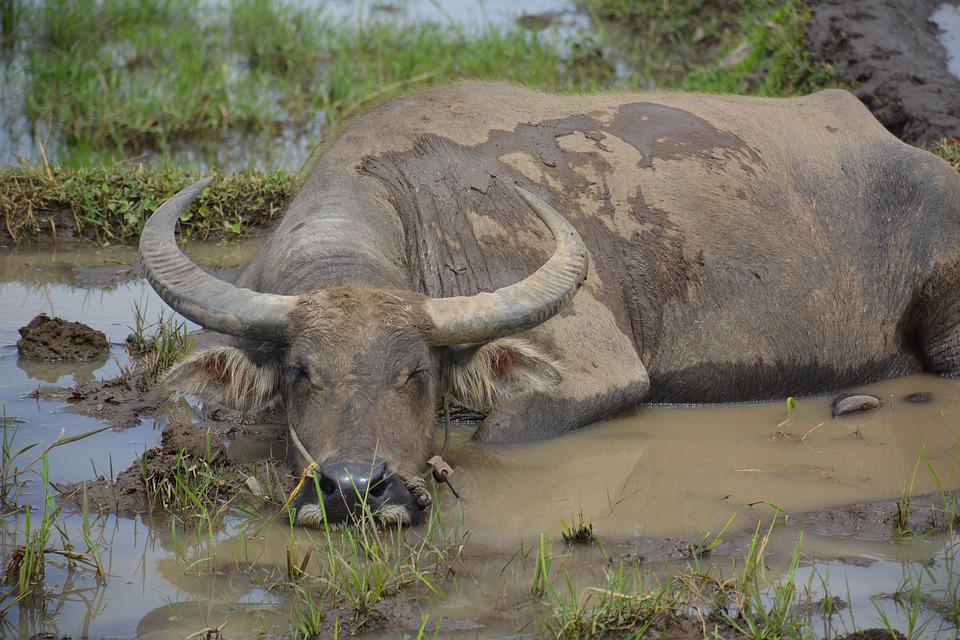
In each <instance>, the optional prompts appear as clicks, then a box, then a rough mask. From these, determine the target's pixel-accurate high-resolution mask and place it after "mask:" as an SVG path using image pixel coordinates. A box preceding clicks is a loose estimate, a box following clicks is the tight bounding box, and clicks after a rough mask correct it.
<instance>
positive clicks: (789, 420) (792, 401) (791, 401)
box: [777, 396, 797, 429]
mask: <svg viewBox="0 0 960 640" xmlns="http://www.w3.org/2000/svg"><path fill="white" fill-rule="evenodd" d="M796 408H797V399H796V398H795V397H793V396H788V397H787V416H786V417H785V418H784V419H783V420H781V421H780V422H778V423H777V428H778V429H782V428H784V427H786V426H788V425H791V424H793V412H794V410H795V409H796Z"/></svg>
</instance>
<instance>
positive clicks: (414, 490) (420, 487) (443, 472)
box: [283, 394, 463, 509]
mask: <svg viewBox="0 0 960 640" xmlns="http://www.w3.org/2000/svg"><path fill="white" fill-rule="evenodd" d="M287 428H288V430H289V432H290V442H292V443H293V446H294V447H295V448H296V449H297V452H298V453H299V454H300V455H301V456H303V459H304V460H306V461H307V466H306V467H305V468H304V469H303V472H301V474H300V480H299V481H298V482H297V485H296V486H295V487H294V488H293V491H292V492H290V497H288V498H287V501H286V504H284V506H283V508H284V509H289V508H290V505H291V504H293V501H294V500H295V499H296V498H297V496H298V495H299V494H300V492H301V491H302V490H303V487H304V485H305V484H306V482H307V479H308V478H310V477H311V476H312V475H313V474H314V473H316V472H317V470H319V469H320V465H319V464H318V463H317V461H316V460H314V459H313V456H311V455H310V452H309V451H307V448H306V447H304V446H303V443H302V442H300V436H298V435H297V430H296V429H294V428H293V425H287ZM449 446H450V397H449V396H448V395H446V394H444V396H443V446H442V447H441V448H440V455H437V456H433V457H432V458H430V459H429V460H427V465H428V466H429V467H430V468H429V469H427V471H426V473H424V474H423V475H422V476H414V477H413V478H410V479H407V478H402V476H401V479H402V480H403V482H404V484H405V485H406V487H407V490H408V491H409V492H410V493H411V495H412V496H413V499H414V501H415V502H416V503H417V505H418V506H419V507H420V508H421V509H425V508H427V507H429V506H430V505H431V504H432V503H433V497H432V496H431V495H430V492H429V491H427V487H426V484H425V483H424V480H426V478H427V476H429V475H433V479H434V480H435V481H436V482H438V483H445V484H446V485H447V486H448V487H450V491H451V492H453V495H454V496H456V498H457V500H463V498H462V497H461V496H460V492H459V491H457V488H456V487H455V486H453V482H451V481H450V476H451V475H453V468H452V467H451V466H450V465H449V464H448V463H447V461H446V460H444V458H445V457H446V455H447V450H448V448H449Z"/></svg>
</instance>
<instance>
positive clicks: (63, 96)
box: [4, 0, 833, 166]
mask: <svg viewBox="0 0 960 640" xmlns="http://www.w3.org/2000/svg"><path fill="white" fill-rule="evenodd" d="M7 4H9V5H10V7H11V9H10V11H8V12H6V15H7V16H8V19H7V20H6V22H7V23H9V24H7V26H5V27H4V34H5V35H4V38H5V40H4V42H6V43H8V45H9V44H10V43H13V46H12V48H9V52H11V53H10V54H9V55H10V56H11V59H13V58H16V57H18V56H19V57H20V58H22V59H23V63H24V64H23V73H22V77H20V80H21V81H22V82H21V83H20V85H11V86H21V85H22V86H21V89H20V90H21V91H22V93H23V96H22V98H23V104H24V112H25V116H26V118H27V120H28V121H29V122H30V124H31V126H33V127H39V129H38V130H42V129H43V127H44V126H49V127H50V129H51V131H52V134H53V136H52V140H51V144H52V145H53V146H54V147H57V151H52V152H55V153H58V156H57V159H58V161H61V162H67V163H68V164H71V165H74V166H79V165H90V164H96V163H99V162H104V161H107V160H113V159H116V158H121V157H130V156H133V155H137V154H140V153H143V152H151V153H156V154H159V155H161V156H162V155H164V154H165V153H167V152H169V151H170V150H172V149H178V148H181V147H183V146H185V145H186V146H188V147H189V146H199V145H201V144H207V145H211V144H212V145H214V146H215V145H218V144H219V145H223V144H230V143H231V141H232V142H234V143H235V140H236V138H237V136H238V135H242V134H243V133H244V132H251V131H255V132H258V134H259V135H262V136H266V137H268V138H270V139H274V140H283V139H287V140H289V139H290V137H291V136H292V137H297V136H301V135H310V136H314V137H316V136H318V135H320V132H321V131H322V130H323V129H324V128H325V127H327V128H328V127H330V126H333V125H335V124H336V123H337V122H339V121H340V120H341V119H342V117H343V116H344V115H345V114H349V113H352V112H355V111H356V110H358V109H360V108H363V107H365V106H367V105H368V104H371V103H373V102H376V101H379V100H384V99H388V98H389V97H391V96H392V95H396V94H397V93H398V92H402V91H405V90H411V89H416V88H420V87H423V86H428V85H431V84H436V83H443V82H447V81H450V80H454V79H459V78H492V79H501V80H506V81H511V82H518V83H522V84H526V85H529V86H532V87H535V88H540V89H546V90H570V91H594V90H598V89H605V88H621V89H628V88H638V87H648V88H649V87H666V88H683V89H693V90H709V91H724V92H737V93H761V94H764V95H791V94H795V93H802V92H806V91H810V90H814V89H817V88H820V87H823V86H828V85H831V84H833V79H832V76H831V72H830V70H829V69H828V68H825V67H823V66H821V65H818V64H817V63H816V62H814V61H813V60H812V59H811V58H810V56H809V54H808V53H807V52H806V48H805V43H804V26H805V24H806V23H807V21H808V20H809V10H808V9H807V8H806V5H805V4H803V3H802V0H790V1H789V2H787V3H777V2H773V1H772V0H749V1H747V2H737V3H716V2H707V1H706V0H673V1H672V2H669V3H661V2H632V1H627V0H587V2H586V3H585V4H584V5H581V6H582V7H584V9H583V10H584V11H586V12H587V13H588V15H589V16H590V18H591V25H592V28H591V29H589V30H587V31H572V32H570V33H569V34H567V35H565V36H559V35H557V34H553V33H549V32H543V31H538V30H536V29H531V28H524V27H522V26H520V25H514V26H512V27H510V28H496V27H492V26H488V27H485V28H483V29H481V30H477V29H475V28H468V27H467V26H465V25H459V24H456V23H452V22H451V21H450V20H449V19H446V18H445V17H444V16H443V14H442V11H440V10H438V12H437V16H436V18H435V20H436V21H435V22H415V23H410V24H408V23H403V22H401V21H400V20H398V19H396V18H394V17H390V16H383V15H379V14H378V16H377V17H376V18H375V19H371V20H366V21H361V20H359V19H345V18H343V17H333V16H331V15H328V14H327V13H325V12H324V11H323V10H322V9H318V8H317V7H318V6H321V7H322V4H321V5H313V6H311V5H310V4H301V3H294V2H286V1H278V2H270V3H267V2H259V1H258V0H226V1H225V2H223V3H219V4H217V5H215V6H216V8H215V9H212V8H211V5H210V4H209V3H203V2H201V1H200V0H44V1H41V2H37V3H27V2H18V1H17V0H9V2H8V3H7ZM571 6H572V5H571ZM93 33H95V34H97V37H96V38H91V37H89V36H90V34H93ZM16 52H20V53H16ZM14 77H15V76H11V78H14ZM13 90H14V91H15V89H13ZM251 166H252V165H251Z"/></svg>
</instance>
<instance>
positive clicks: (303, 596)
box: [291, 586, 327, 638]
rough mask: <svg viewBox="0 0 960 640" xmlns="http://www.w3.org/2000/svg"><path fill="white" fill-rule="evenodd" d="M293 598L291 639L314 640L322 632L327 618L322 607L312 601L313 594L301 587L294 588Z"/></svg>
mask: <svg viewBox="0 0 960 640" xmlns="http://www.w3.org/2000/svg"><path fill="white" fill-rule="evenodd" d="M293 596H294V597H293V605H292V607H291V614H292V616H293V637H294V638H314V637H316V636H319V635H320V634H321V633H322V632H323V622H324V620H326V617H327V615H326V612H325V611H324V610H323V607H322V606H321V605H320V603H318V602H317V601H316V600H314V597H313V593H311V591H310V590H309V589H305V588H303V587H301V586H294V589H293Z"/></svg>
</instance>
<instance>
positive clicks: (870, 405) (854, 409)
mask: <svg viewBox="0 0 960 640" xmlns="http://www.w3.org/2000/svg"><path fill="white" fill-rule="evenodd" d="M881 404H883V403H882V402H881V401H880V398H878V397H876V396H870V395H866V394H857V395H852V396H844V397H842V398H837V399H836V400H834V401H833V417H834V418H839V417H840V416H846V415H850V414H851V413H860V412H863V411H872V410H874V409H876V408H878V407H879V406H880V405H881Z"/></svg>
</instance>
